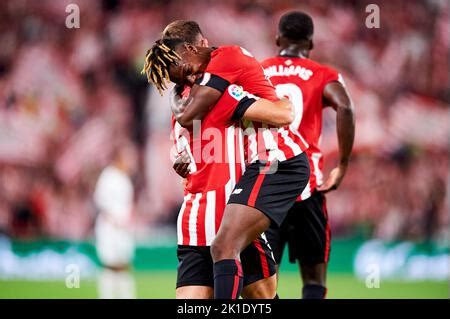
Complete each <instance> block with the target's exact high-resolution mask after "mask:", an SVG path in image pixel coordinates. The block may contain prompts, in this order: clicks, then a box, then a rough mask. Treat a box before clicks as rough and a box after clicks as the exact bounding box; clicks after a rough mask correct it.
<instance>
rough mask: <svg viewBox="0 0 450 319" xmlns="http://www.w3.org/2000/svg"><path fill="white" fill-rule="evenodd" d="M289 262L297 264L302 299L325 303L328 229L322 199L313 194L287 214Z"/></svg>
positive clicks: (324, 205) (318, 195)
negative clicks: (301, 282) (288, 218)
mask: <svg viewBox="0 0 450 319" xmlns="http://www.w3.org/2000/svg"><path fill="white" fill-rule="evenodd" d="M290 217H292V218H291V219H290V224H289V227H290V228H289V229H290V230H289V259H290V261H291V262H295V260H298V261H299V265H300V272H301V277H302V281H303V289H302V297H303V298H304V299H324V298H325V296H326V293H327V288H326V273H327V263H328V256H329V252H330V228H329V224H328V216H327V213H326V204H325V197H324V196H323V195H322V194H320V193H318V192H315V193H313V195H312V196H311V197H310V198H308V199H306V200H305V201H303V202H298V203H296V204H295V205H294V206H293V208H292V209H291V212H290Z"/></svg>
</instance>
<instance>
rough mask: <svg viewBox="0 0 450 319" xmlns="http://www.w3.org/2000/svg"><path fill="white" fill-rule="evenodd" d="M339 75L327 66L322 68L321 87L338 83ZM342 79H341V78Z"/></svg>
mask: <svg viewBox="0 0 450 319" xmlns="http://www.w3.org/2000/svg"><path fill="white" fill-rule="evenodd" d="M339 77H341V76H340V74H339V73H338V72H337V71H336V70H335V69H333V68H331V67H329V66H324V67H323V80H322V85H323V86H324V87H325V85H327V84H328V83H330V82H338V81H339ZM341 78H342V77H341Z"/></svg>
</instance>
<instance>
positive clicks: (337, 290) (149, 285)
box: [0, 271, 449, 299]
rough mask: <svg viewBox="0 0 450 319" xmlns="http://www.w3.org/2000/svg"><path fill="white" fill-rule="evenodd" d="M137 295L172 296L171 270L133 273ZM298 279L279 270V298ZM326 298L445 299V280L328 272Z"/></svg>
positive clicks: (6, 283)
mask: <svg viewBox="0 0 450 319" xmlns="http://www.w3.org/2000/svg"><path fill="white" fill-rule="evenodd" d="M135 278H136V285H137V296H138V298H149V299H158V298H174V296H175V288H174V287H175V278H176V273H175V271H152V272H138V273H136V274H135ZM300 291H301V288H300V278H299V276H298V274H297V273H295V272H291V271H290V272H284V273H283V272H282V273H281V276H280V282H279V289H278V293H279V295H280V298H281V299H283V298H300ZM96 297H97V287H96V282H95V280H82V281H81V282H80V287H79V288H72V289H69V288H66V286H65V282H64V281H63V280H61V281H24V280H0V298H49V299H50V298H96ZM328 298H331V299H334V298H350V299H353V298H364V299H365V298H375V299H380V298H387V299H390V298H418V299H422V298H445V299H448V298H449V283H448V282H446V281H441V282H429V281H428V282H401V281H381V283H380V287H379V288H372V289H369V288H367V287H366V285H365V283H364V282H363V281H360V280H357V279H355V278H354V277H353V276H352V275H347V274H329V276H328Z"/></svg>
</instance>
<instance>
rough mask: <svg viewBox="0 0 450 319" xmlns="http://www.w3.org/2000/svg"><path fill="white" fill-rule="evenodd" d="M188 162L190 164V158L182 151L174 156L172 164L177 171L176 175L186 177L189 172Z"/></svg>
mask: <svg viewBox="0 0 450 319" xmlns="http://www.w3.org/2000/svg"><path fill="white" fill-rule="evenodd" d="M189 164H191V159H190V158H189V156H188V155H187V154H186V152H182V153H181V154H179V155H178V157H177V158H176V160H175V163H174V164H173V169H174V170H175V172H177V174H178V175H180V176H181V177H183V178H186V176H188V174H189V172H190V170H189Z"/></svg>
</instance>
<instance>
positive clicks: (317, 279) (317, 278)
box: [300, 262, 327, 299]
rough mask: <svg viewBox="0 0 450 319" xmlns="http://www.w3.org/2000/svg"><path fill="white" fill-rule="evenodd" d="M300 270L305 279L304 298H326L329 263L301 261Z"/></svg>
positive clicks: (303, 279)
mask: <svg viewBox="0 0 450 319" xmlns="http://www.w3.org/2000/svg"><path fill="white" fill-rule="evenodd" d="M300 272H301V275H302V281H303V289H302V297H303V299H325V297H326V294H327V288H326V276H327V263H320V264H315V265H309V264H305V263H302V262H301V263H300Z"/></svg>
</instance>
